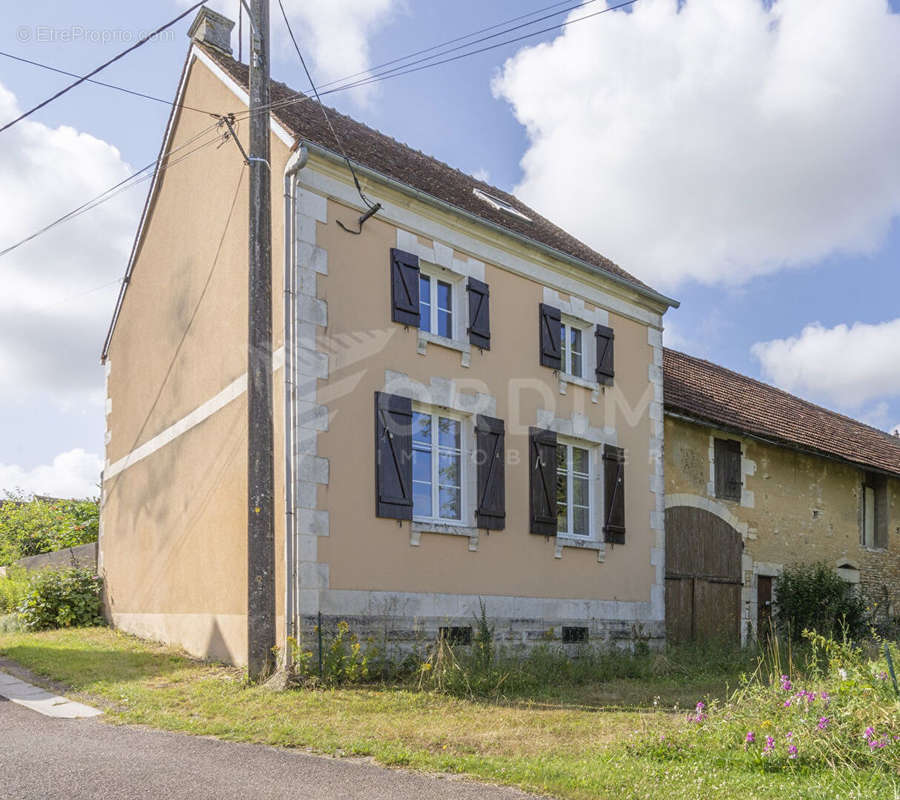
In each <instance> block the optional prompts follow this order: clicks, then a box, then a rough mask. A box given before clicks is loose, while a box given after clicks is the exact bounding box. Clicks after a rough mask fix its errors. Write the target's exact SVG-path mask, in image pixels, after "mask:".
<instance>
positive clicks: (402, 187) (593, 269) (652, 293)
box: [303, 140, 681, 308]
mask: <svg viewBox="0 0 900 800" xmlns="http://www.w3.org/2000/svg"><path fill="white" fill-rule="evenodd" d="M303 146H304V147H306V148H307V149H308V150H309V152H311V153H314V154H315V155H318V156H322V157H323V158H325V159H327V160H328V161H332V162H334V163H335V164H343V163H344V157H343V156H341V155H339V154H338V153H335V152H334V151H333V150H329V149H328V148H327V147H322V146H321V145H319V144H316V143H315V142H310V141H308V140H304V142H303ZM353 166H354V168H355V169H356V170H357V171H358V172H360V173H362V174H363V175H366V176H368V177H369V178H371V179H372V180H374V181H377V182H379V183H384V184H387V185H388V186H390V187H391V188H393V189H396V190H397V191H398V192H401V193H402V194H405V195H407V196H409V197H412V198H414V199H416V200H419V201H421V202H424V203H427V204H429V205H432V206H437V207H438V208H440V209H442V210H443V211H447V212H449V213H451V214H454V215H456V216H462V217H465V218H466V219H468V220H470V221H471V222H475V223H476V224H478V225H481V226H483V227H486V228H490V229H491V230H492V231H495V232H497V233H500V234H502V235H503V236H508V237H510V238H512V239H515V240H516V241H518V242H521V243H522V244H526V245H528V246H529V247H533V248H535V249H537V250H540V251H542V252H543V253H545V254H547V255H549V256H552V257H553V258H555V259H557V260H559V261H564V262H566V263H568V264H570V265H572V266H574V267H578V268H579V269H582V270H586V271H588V272H590V273H592V274H594V275H597V276H599V277H601V278H603V279H605V280H610V281H612V282H613V283H616V284H618V285H619V286H621V287H623V288H625V289H628V290H630V291H632V292H636V293H637V294H639V295H641V296H642V297H645V298H647V299H648V300H652V301H653V302H655V303H659V304H661V305H665V306H669V307H671V308H678V307H679V306H680V305H681V303H680V302H679V301H678V300H674V299H673V298H671V297H667V296H666V295H664V294H660V293H659V292H657V291H656V290H654V289H650V288H649V287H647V286H641V285H639V284H636V283H633V282H632V281H629V280H627V279H626V278H623V277H622V276H621V275H616V274H615V273H614V272H607V271H606V270H605V269H601V268H600V267H597V266H595V265H594V264H591V263H589V262H587V261H583V260H582V259H580V258H576V257H575V256H572V255H569V254H568V253H564V252H563V251H562V250H557V249H556V248H555V247H551V246H550V245H547V244H543V243H542V242H538V241H536V240H535V239H532V238H530V237H528V236H525V235H524V234H521V233H516V232H515V231H512V230H510V229H509V228H504V227H503V226H502V225H498V224H497V223H496V222H491V221H490V220H486V219H485V218H484V217H479V216H478V215H477V214H473V213H472V212H471V211H466V210H465V209H462V208H459V207H458V206H455V205H453V204H452V203H448V202H446V201H445V200H441V199H440V198H437V197H435V196H434V195H432V194H428V193H427V192H423V191H420V190H419V189H416V188H415V187H413V186H410V185H409V184H408V183H403V182H402V181H398V180H395V179H394V178H390V177H388V176H387V175H384V174H383V173H381V172H377V171H376V170H374V169H372V168H371V167H367V166H366V165H365V164H360V163H359V162H354V164H353Z"/></svg>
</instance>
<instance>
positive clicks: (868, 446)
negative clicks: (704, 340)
mask: <svg viewBox="0 0 900 800" xmlns="http://www.w3.org/2000/svg"><path fill="white" fill-rule="evenodd" d="M663 392H664V405H665V408H666V411H672V412H677V413H683V414H684V415H686V416H689V417H693V418H695V419H698V420H703V421H707V422H710V423H712V424H719V425H723V426H726V427H729V428H733V429H737V430H739V431H744V432H746V433H748V434H752V435H754V436H759V437H761V438H765V439H771V440H775V441H778V442H783V443H785V444H787V445H789V446H794V447H799V448H801V449H804V450H811V451H815V452H817V453H821V454H823V455H826V456H830V457H833V458H839V459H842V460H846V461H851V462H853V463H854V464H859V465H860V466H863V467H872V468H875V469H878V470H883V471H885V472H891V473H894V474H897V475H900V439H898V438H897V437H895V436H891V435H890V434H888V433H885V432H884V431H880V430H878V429H877V428H872V427H870V426H868V425H863V423H861V422H858V421H857V420H855V419H851V418H850V417H845V416H844V415H842V414H837V413H835V412H834V411H829V410H828V409H826V408H822V407H821V406H817V405H813V404H812V403H809V402H807V401H806V400H801V399H800V398H799V397H795V396H794V395H792V394H788V393H787V392H784V391H782V390H781V389H776V388H775V387H773V386H769V385H768V384H765V383H761V382H760V381H756V380H753V379H752V378H748V377H747V376H746V375H741V374H739V373H737V372H732V371H731V370H729V369H725V368H724V367H720V366H718V365H717V364H712V363H710V362H709V361H704V360H703V359H701V358H695V357H694V356H689V355H686V354H685V353H679V352H678V351H676V350H669V349H665V350H664V351H663Z"/></svg>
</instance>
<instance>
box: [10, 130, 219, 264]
mask: <svg viewBox="0 0 900 800" xmlns="http://www.w3.org/2000/svg"><path fill="white" fill-rule="evenodd" d="M218 126H219V124H218V123H216V124H213V125H210V126H209V127H207V128H205V129H204V130H203V131H200V132H199V133H197V134H196V135H194V136H193V137H192V138H191V139H188V141H186V142H185V143H184V144H182V145H179V147H177V148H176V149H175V150H172V151H170V152H169V153H168V154H166V155H165V156H160V158H158V159H156V160H155V161H151V162H150V163H149V164H146V165H145V166H143V167H141V168H140V169H139V170H136V171H135V172H133V173H131V175H129V176H128V177H126V178H124V179H122V180H121V181H119V182H118V183H116V184H114V185H113V186H110V187H109V188H108V189H106V190H105V191H103V192H101V193H100V194H98V195H97V196H96V197H93V198H91V199H90V200H88V201H86V202H84V203H82V204H81V205H80V206H78V207H77V208H74V209H72V210H71V211H69V212H68V213H66V214H63V215H62V216H61V217H58V218H57V219H55V220H53V221H52V222H50V223H48V224H47V225H45V226H44V227H43V228H40V229H39V230H37V231H35V232H34V233H32V234H30V235H29V236H26V237H25V238H24V239H20V240H19V241H17V242H16V243H15V244H11V245H9V246H8V247H6V248H4V249H3V250H0V258H2V257H3V256H5V255H7V254H9V253H11V252H13V250H16V249H18V248H19V247H21V246H22V245H24V244H27V243H28V242H30V241H32V240H34V239H36V238H38V237H39V236H41V235H43V234H45V233H47V232H49V231H51V230H52V229H53V228H55V227H57V226H58V225H61V224H63V223H64V222H68V221H69V220H72V219H75V218H76V217H79V216H81V215H82V214H84V213H86V212H88V211H90V210H92V209H94V208H96V207H97V206H99V205H102V204H103V203H106V202H108V201H109V200H112V198H113V197H115V196H116V195H118V194H120V193H121V192H123V191H126V190H127V189H130V188H132V186H137V185H138V184H139V183H142V182H144V181H146V180H149V179H150V178H152V177H153V176H154V175H156V174H158V173H157V172H148V170H151V169H153V168H154V167H156V166H157V165H160V168H159V172H162V171H164V170H166V169H168V168H169V167H173V166H175V165H176V164H179V163H181V162H182V161H183V160H184V159H185V158H187V157H188V156H191V155H193V154H194V153H196V152H197V151H198V150H201V149H203V148H205V147H208V146H209V145H211V144H215V143H216V141H218V140H219V139H220V138H222V135H221V134H218V133H217V134H216V135H215V136H214V137H212V138H211V139H209V140H208V141H206V142H203V143H202V144H200V145H198V146H197V147H195V148H193V149H192V150H190V151H189V152H187V153H184V154H182V155H181V156H179V157H178V158H177V159H175V160H174V161H173V160H171V159H172V155H174V154H175V153H177V152H179V151H181V150H184V149H185V148H187V147H189V146H190V145H192V144H193V143H194V142H196V141H197V140H198V139H200V138H202V137H203V135H204V134H205V133H207V132H208V131H209V130H211V129H212V128H217V127H218ZM161 162H165V163H161Z"/></svg>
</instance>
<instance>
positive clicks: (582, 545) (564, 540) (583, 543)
mask: <svg viewBox="0 0 900 800" xmlns="http://www.w3.org/2000/svg"><path fill="white" fill-rule="evenodd" d="M564 547H574V548H576V549H578V550H596V551H597V561H600V562H602V561H603V560H604V558H605V556H606V542H602V541H599V540H597V539H586V538H582V537H580V536H568V535H566V534H562V535H560V534H557V536H556V557H557V558H562V550H563V548H564Z"/></svg>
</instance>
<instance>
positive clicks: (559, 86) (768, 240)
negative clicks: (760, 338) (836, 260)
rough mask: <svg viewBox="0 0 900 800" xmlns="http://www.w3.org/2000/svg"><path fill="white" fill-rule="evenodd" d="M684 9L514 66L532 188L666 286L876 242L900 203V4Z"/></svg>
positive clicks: (507, 73)
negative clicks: (898, 8)
mask: <svg viewBox="0 0 900 800" xmlns="http://www.w3.org/2000/svg"><path fill="white" fill-rule="evenodd" d="M679 5H681V4H680V3H679V2H678V0H641V2H640V3H638V4H636V5H634V6H633V7H632V9H633V10H632V13H630V14H626V13H622V12H613V13H609V14H604V15H602V16H600V17H597V18H595V19H591V20H588V21H585V22H579V23H576V24H574V25H570V26H569V27H568V28H566V29H565V30H564V32H563V33H562V34H561V35H560V36H559V37H557V38H556V39H555V40H554V41H553V42H551V43H545V44H540V45H537V46H534V47H527V48H524V49H523V50H521V51H520V52H519V53H517V54H516V56H514V57H513V58H511V59H509V60H508V61H507V62H506V64H505V65H504V68H503V70H502V73H501V74H499V75H498V76H497V78H496V79H495V81H494V84H493V88H494V92H495V95H496V96H497V97H502V98H505V99H506V100H507V101H508V102H509V103H511V104H512V106H513V109H514V112H515V115H516V117H517V119H518V120H519V121H520V122H521V123H522V124H523V125H524V126H525V127H526V129H527V133H528V137H529V140H530V144H529V147H528V150H527V152H526V154H525V156H524V158H523V159H522V167H523V171H524V177H523V179H522V182H521V184H520V186H519V187H518V189H517V192H518V193H519V194H520V196H521V197H522V199H523V200H525V201H526V202H528V203H530V204H532V205H534V206H535V207H536V208H538V209H539V210H542V211H543V212H544V213H546V214H547V215H548V216H550V217H552V218H553V219H555V220H557V221H559V222H560V223H561V224H562V225H563V227H566V228H568V229H569V230H571V231H572V233H574V234H575V235H577V236H579V237H580V238H583V239H584V240H586V241H587V242H589V243H590V244H591V245H592V246H594V247H595V248H596V249H598V250H599V251H600V252H602V253H605V254H606V255H608V256H610V257H611V258H613V259H615V260H617V261H618V262H619V263H622V264H623V265H624V266H625V267H626V268H628V269H630V270H632V271H633V272H634V273H635V274H637V275H638V276H640V277H641V278H643V279H645V280H647V281H649V282H651V283H656V284H659V285H660V286H662V287H668V286H673V285H674V284H676V283H678V282H679V281H681V280H684V279H686V278H695V279H698V280H700V281H703V282H706V283H716V282H723V283H740V282H743V281H746V280H748V279H750V278H751V277H753V276H755V275H760V274H764V273H768V272H772V271H775V270H777V269H779V268H781V267H783V266H785V265H794V266H797V265H804V264H808V263H810V262H813V261H815V260H817V259H820V258H822V257H824V256H826V255H828V254H830V253H834V252H841V251H844V252H869V251H872V250H874V249H876V248H877V247H878V246H879V243H880V242H881V241H882V239H883V236H884V234H885V232H886V229H887V227H888V225H889V223H890V220H891V218H892V217H893V216H895V215H897V214H898V213H900V148H898V147H897V136H896V132H897V130H898V128H900V58H897V53H898V51H900V16H898V15H892V14H890V13H889V11H888V8H887V3H886V2H885V0H853V2H847V0H779V2H775V3H771V4H768V3H767V4H765V5H764V4H763V3H762V2H761V0H704V1H701V0H687V2H685V3H683V6H682V8H681V10H680V11H679V10H678V8H679ZM766 5H770V6H771V8H770V9H767V8H766ZM584 13H585V12H584V11H581V12H578V11H575V12H573V13H572V15H571V17H577V16H581V15H583V14H584Z"/></svg>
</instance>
